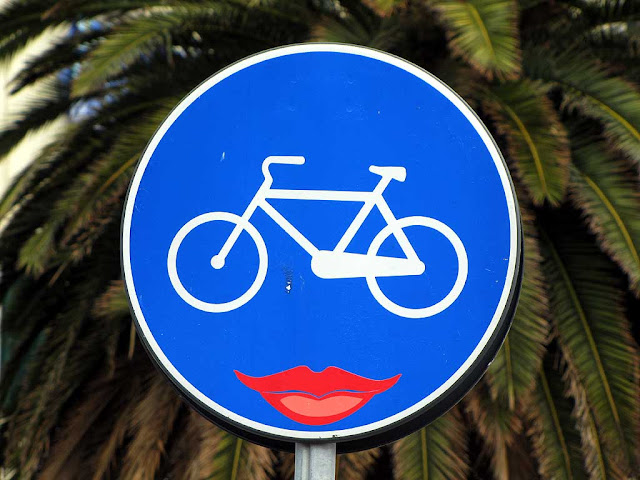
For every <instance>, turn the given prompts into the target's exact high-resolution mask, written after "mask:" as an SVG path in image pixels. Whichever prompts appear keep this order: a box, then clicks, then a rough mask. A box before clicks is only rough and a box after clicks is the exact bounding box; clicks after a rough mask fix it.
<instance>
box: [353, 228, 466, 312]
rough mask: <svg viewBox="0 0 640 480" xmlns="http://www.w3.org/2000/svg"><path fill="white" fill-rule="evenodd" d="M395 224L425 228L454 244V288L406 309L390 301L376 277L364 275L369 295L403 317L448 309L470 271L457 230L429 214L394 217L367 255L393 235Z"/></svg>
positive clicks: (375, 239) (375, 253) (373, 253)
mask: <svg viewBox="0 0 640 480" xmlns="http://www.w3.org/2000/svg"><path fill="white" fill-rule="evenodd" d="M398 227H399V228H402V229H404V228H406V227H426V228H430V229H433V230H435V231H437V232H438V233H440V234H442V235H444V237H445V238H446V239H447V240H448V241H449V243H451V245H452V246H453V249H454V250H455V253H456V257H457V259H458V273H457V276H456V280H455V282H454V284H453V287H452V288H451V290H450V291H449V293H447V295H445V296H444V298H442V299H441V300H440V301H438V302H436V303H434V304H433V305H429V306H427V307H422V308H407V307H403V306H401V305H398V304H397V303H394V302H393V301H391V300H389V298H388V297H387V296H386V295H385V294H384V293H383V292H382V290H381V289H380V286H379V285H378V281H377V279H376V277H375V276H367V277H366V279H367V285H368V286H369V290H371V294H372V295H373V297H374V298H375V299H376V300H377V301H378V303H379V304H380V305H382V306H383V307H384V308H386V309H387V310H389V311H390V312H391V313H395V314H396V315H398V316H400V317H405V318H427V317H431V316H433V315H436V314H438V313H440V312H442V311H443V310H445V309H446V308H448V307H449V306H450V305H451V304H452V303H453V302H455V300H456V299H457V298H458V296H459V295H460V292H462V289H463V288H464V284H465V282H466V281H467V274H468V271H469V262H468V259H467V251H466V250H465V248H464V245H463V244H462V241H461V240H460V238H459V237H458V235H456V233H455V232H454V231H453V230H452V229H451V228H449V227H448V226H447V225H445V224H444V223H442V222H440V221H439V220H435V219H433V218H428V217H406V218H401V219H399V220H397V221H396V222H395V224H393V225H387V226H386V227H384V228H383V229H382V230H380V232H379V233H378V234H377V235H376V236H375V238H374V239H373V241H372V242H371V245H370V246H369V250H368V251H367V255H373V256H376V255H377V254H378V250H379V249H380V246H381V245H382V244H383V243H384V241H385V240H386V239H387V238H388V237H389V236H391V235H393V231H394V229H395V228H398Z"/></svg>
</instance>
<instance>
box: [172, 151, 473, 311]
mask: <svg viewBox="0 0 640 480" xmlns="http://www.w3.org/2000/svg"><path fill="white" fill-rule="evenodd" d="M304 162H305V159H304V157H300V156H271V157H267V158H266V159H265V160H264V162H263V163H262V172H263V174H264V182H263V183H262V186H260V188H259V189H258V191H257V192H256V194H255V196H254V197H253V199H252V200H251V202H250V203H249V206H248V207H247V209H246V210H245V211H244V213H243V214H242V216H238V215H235V214H233V213H229V212H209V213H203V214H202V215H198V216H197V217H195V218H193V219H191V220H190V221H188V222H187V223H186V224H185V225H184V226H183V227H182V228H181V229H180V230H179V231H178V233H177V234H176V236H175V237H174V238H173V240H172V242H171V246H170V247H169V254H168V257H167V268H168V271H169V278H170V280H171V284H172V285H173V288H174V289H175V290H176V292H177V293H178V295H180V297H181V298H182V299H183V300H184V301H185V302H187V303H188V304H189V305H191V306H192V307H194V308H197V309H198V310H202V311H205V312H214V313H221V312H229V311H231V310H235V309H236V308H239V307H241V306H242V305H244V304H245V303H247V302H248V301H249V300H251V299H252V298H253V296H254V295H255V294H256V293H257V292H258V290H260V287H261V286H262V283H263V282H264V280H265V277H266V275H267V261H268V260H267V259H268V256H267V247H266V245H265V243H264V240H263V239H262V236H261V235H260V233H259V232H258V230H256V228H255V227H254V226H253V225H251V223H249V219H250V218H251V216H252V215H253V213H254V212H255V211H256V209H257V208H258V207H260V208H262V210H264V212H265V213H266V214H267V215H269V217H271V218H272V219H273V221H275V222H276V223H277V224H278V225H279V226H280V227H281V228H282V229H283V230H284V231H285V232H286V233H288V234H289V235H290V236H291V238H293V239H294V240H295V241H296V242H297V243H298V244H299V245H300V246H301V247H302V248H303V249H304V250H305V251H306V252H307V253H309V255H311V270H312V271H313V273H314V274H315V275H317V276H318V277H320V278H324V279H336V278H365V279H366V281H367V285H368V287H369V290H371V293H372V295H373V297H374V298H375V299H376V300H377V301H378V303H379V304H380V305H381V306H382V307H384V308H386V309H387V310H388V311H390V312H392V313H394V314H396V315H399V316H401V317H405V318H426V317H430V316H433V315H436V314H437V313H440V312H442V311H443V310H445V309H446V308H448V307H449V306H450V305H451V304H452V303H453V302H454V301H455V300H456V299H457V298H458V296H459V295H460V292H461V291H462V289H463V288H464V285H465V282H466V279H467V273H468V260H467V252H466V250H465V248H464V245H463V244H462V241H461V240H460V238H459V237H458V235H456V233H455V232H454V231H453V230H452V229H451V228H449V227H448V226H447V225H445V224H444V223H442V222H440V221H438V220H435V219H433V218H428V217H418V216H414V217H405V218H400V219H396V217H395V216H394V214H393V212H392V211H391V209H390V208H389V206H388V205H387V202H386V201H385V199H384V198H383V196H382V194H383V192H384V190H385V189H386V188H387V186H388V185H389V183H391V180H397V181H399V182H404V180H405V178H406V170H405V169H404V167H377V166H375V165H372V166H370V167H369V171H370V172H372V173H375V174H377V175H380V177H381V179H380V182H379V183H378V185H377V186H376V187H375V188H374V189H373V191H371V192H351V191H335V190H283V189H272V188H271V185H272V183H273V177H272V176H271V173H270V172H269V166H270V165H271V164H274V163H275V164H289V165H302V164H304ZM267 199H286V200H332V201H336V202H362V203H363V204H364V205H363V206H362V208H361V209H360V211H359V212H358V214H357V215H356V217H355V218H354V220H353V221H352V223H351V224H350V225H349V227H348V228H347V230H346V232H345V233H344V235H343V236H342V238H341V239H340V240H339V242H338V244H337V245H336V247H335V248H334V249H333V250H319V249H318V248H316V247H315V246H314V245H313V244H312V243H311V242H310V241H309V240H308V239H307V238H306V237H305V236H304V235H302V234H301V233H300V232H299V231H298V230H297V229H296V228H295V227H294V226H293V225H292V224H291V223H290V222H289V221H288V220H287V219H285V218H284V217H283V216H282V215H281V214H280V212H278V211H277V210H276V209H275V208H274V207H272V206H271V204H269V202H268V201H267ZM373 207H377V208H378V210H379V211H380V213H381V214H382V217H383V218H384V220H385V221H386V223H387V225H386V226H385V227H384V228H383V229H382V230H381V231H380V232H379V233H378V234H377V235H376V236H375V237H374V239H373V241H372V242H371V245H370V246H369V249H368V250H367V253H366V254H361V253H348V252H345V250H346V249H347V247H348V246H349V243H350V242H351V240H353V238H354V237H355V235H356V233H357V232H358V230H359V229H360V227H361V226H362V224H363V223H364V221H365V219H366V218H367V216H368V215H369V213H371V211H372V210H373ZM209 222H229V223H232V224H235V227H234V228H233V231H232V232H231V234H230V235H229V238H228V239H227V240H226V241H225V243H224V244H223V246H222V248H221V249H220V251H219V252H218V253H217V254H216V255H213V257H212V258H211V266H212V267H213V268H215V269H217V270H219V269H221V268H223V267H224V266H225V260H226V258H227V255H228V254H229V252H230V251H231V249H232V248H233V246H234V244H235V243H236V241H237V240H238V238H239V236H240V234H241V233H242V231H243V230H244V231H246V232H247V233H248V234H249V235H250V236H251V238H252V239H253V241H254V242H255V244H256V247H257V249H258V257H259V265H258V271H257V274H256V278H255V280H254V281H253V283H252V284H251V286H250V287H249V289H248V290H247V291H246V292H244V293H243V294H242V295H240V296H239V297H238V298H236V299H234V300H231V301H228V302H222V303H211V302H205V301H202V300H200V299H198V298H196V297H194V296H193V295H191V293H189V292H188V291H187V289H186V288H185V287H184V285H183V284H182V282H181V281H180V277H179V276H178V269H177V256H178V250H179V249H180V245H181V244H182V242H183V240H184V239H185V237H186V236H187V235H189V233H191V232H192V231H193V230H194V229H196V228H197V227H199V226H201V225H203V224H205V223H209ZM412 226H422V227H426V228H431V229H433V230H435V231H437V232H439V233H441V234H442V235H444V236H445V237H446V238H447V240H448V241H449V242H450V243H451V245H452V246H453V248H454V250H455V253H456V256H457V260H458V273H457V276H456V280H455V282H454V284H453V287H452V288H451V290H450V291H449V293H447V295H446V296H445V297H444V298H442V299H441V300H440V301H438V302H437V303H435V304H433V305H430V306H427V307H424V308H407V307H403V306H400V305H398V304H396V303H394V302H392V301H391V300H389V299H388V298H387V297H386V296H385V294H384V293H383V292H382V290H381V289H380V287H379V285H378V282H377V278H378V277H400V276H409V275H421V274H422V273H423V272H424V271H425V265H424V263H423V262H422V261H421V260H420V259H419V258H418V255H417V254H416V252H415V250H414V248H413V246H412V245H411V243H410V242H409V239H408V238H407V236H406V235H405V233H404V232H403V229H404V228H406V227H412ZM390 235H393V236H394V237H395V239H396V241H397V242H398V244H399V245H400V248H401V249H402V251H403V252H404V255H405V258H397V257H385V256H378V255H377V253H378V250H379V248H380V246H381V245H382V244H383V243H384V241H385V240H386V239H387V238H388V237H389V236H390Z"/></svg>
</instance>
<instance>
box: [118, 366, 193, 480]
mask: <svg viewBox="0 0 640 480" xmlns="http://www.w3.org/2000/svg"><path fill="white" fill-rule="evenodd" d="M181 404H182V401H181V400H180V397H179V396H178V394H177V393H176V391H175V390H174V389H173V387H172V386H171V385H170V384H169V382H167V381H166V379H165V378H164V377H163V376H162V375H160V374H159V373H157V372H152V373H151V375H150V378H148V379H147V387H146V392H145V395H144V397H143V398H142V399H141V400H140V402H139V403H138V405H136V408H135V410H134V411H133V413H132V418H133V419H132V426H131V432H130V433H131V434H132V436H133V438H132V440H131V444H130V445H129V448H128V450H127V455H126V456H125V458H124V460H123V466H122V472H121V478H123V479H139V480H145V479H147V480H153V479H154V478H155V474H156V472H157V470H158V468H159V467H160V461H161V459H162V457H163V455H164V453H165V445H166V442H167V440H168V439H169V435H170V434H171V432H172V430H173V424H174V422H175V420H176V415H177V414H178V409H179V408H180V406H181Z"/></svg>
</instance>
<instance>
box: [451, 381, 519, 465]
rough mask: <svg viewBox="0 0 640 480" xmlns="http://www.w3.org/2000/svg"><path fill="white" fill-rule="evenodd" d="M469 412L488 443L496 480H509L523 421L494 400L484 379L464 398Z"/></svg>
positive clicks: (486, 449) (486, 445) (488, 451)
mask: <svg viewBox="0 0 640 480" xmlns="http://www.w3.org/2000/svg"><path fill="white" fill-rule="evenodd" d="M464 401H465V405H466V411H467V412H468V413H469V415H470V417H471V419H472V420H473V422H474V424H475V426H476V429H477V431H478V433H479V434H480V436H481V437H482V439H483V440H484V443H485V449H484V450H485V451H484V452H483V453H484V454H485V455H488V456H489V460H490V462H491V468H492V470H493V474H494V476H495V478H509V472H510V471H511V470H512V466H511V463H510V457H511V455H510V453H511V450H512V449H513V445H514V442H515V439H516V437H517V436H518V435H519V434H521V433H522V431H523V425H522V420H521V419H520V417H519V415H517V414H516V412H513V411H511V410H510V409H509V407H508V405H506V404H503V403H500V399H496V400H494V399H492V398H491V395H490V394H489V391H488V387H487V385H486V383H485V381H484V380H481V381H480V382H478V384H477V385H476V386H475V387H474V389H473V390H472V391H471V392H469V393H468V394H467V396H466V397H465V400H464Z"/></svg>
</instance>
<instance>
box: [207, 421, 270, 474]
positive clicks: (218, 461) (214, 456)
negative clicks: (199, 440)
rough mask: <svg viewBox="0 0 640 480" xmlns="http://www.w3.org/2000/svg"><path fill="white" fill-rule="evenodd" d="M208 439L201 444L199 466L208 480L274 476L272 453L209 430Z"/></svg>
mask: <svg viewBox="0 0 640 480" xmlns="http://www.w3.org/2000/svg"><path fill="white" fill-rule="evenodd" d="M210 435H211V437H210V439H209V440H208V442H207V444H204V443H203V447H202V448H203V450H202V451H201V453H200V458H201V460H200V463H201V465H203V467H202V468H203V471H202V474H203V476H202V477H201V478H207V479H210V480H240V479H243V478H252V479H255V480H268V479H269V478H270V475H272V474H273V462H274V460H275V455H274V453H273V452H272V451H271V450H269V449H267V448H264V447H260V446H258V445H254V444H252V443H251V442H248V441H246V440H243V439H241V438H238V437H236V436H234V435H231V434H230V433H227V432H225V431H224V430H221V429H219V428H217V427H214V426H213V425H212V426H211V430H210Z"/></svg>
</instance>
